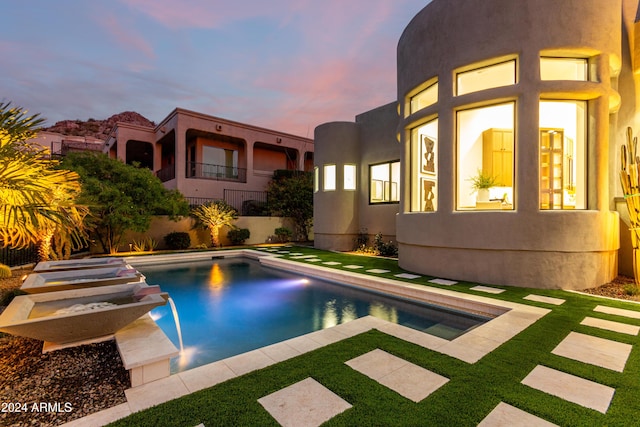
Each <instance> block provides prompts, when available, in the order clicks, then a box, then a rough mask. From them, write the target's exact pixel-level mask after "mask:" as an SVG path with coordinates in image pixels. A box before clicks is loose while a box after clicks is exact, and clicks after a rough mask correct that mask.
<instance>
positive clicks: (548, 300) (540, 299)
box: [523, 294, 565, 305]
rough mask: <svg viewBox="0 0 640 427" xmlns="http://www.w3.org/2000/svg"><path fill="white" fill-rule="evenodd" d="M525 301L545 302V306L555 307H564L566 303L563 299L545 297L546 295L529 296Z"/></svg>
mask: <svg viewBox="0 0 640 427" xmlns="http://www.w3.org/2000/svg"><path fill="white" fill-rule="evenodd" d="M523 299H526V300H528V301H536V302H543V303H545V304H553V305H562V303H564V302H565V300H563V299H562V298H552V297H545V296H544V295H535V294H531V295H527V296H526V297H524V298H523Z"/></svg>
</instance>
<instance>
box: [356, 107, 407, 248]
mask: <svg viewBox="0 0 640 427" xmlns="http://www.w3.org/2000/svg"><path fill="white" fill-rule="evenodd" d="M356 123H357V124H358V126H359V127H360V144H361V146H360V156H359V157H360V163H359V166H360V168H359V172H360V175H359V177H360V182H361V183H362V184H363V185H361V186H360V191H359V196H358V204H359V206H360V209H359V216H358V218H359V223H360V229H364V228H366V229H367V231H368V232H369V235H370V236H372V237H371V239H373V235H375V234H377V233H382V235H383V237H384V240H385V241H389V240H393V241H395V240H396V236H395V235H396V215H397V214H398V208H399V206H400V205H399V204H398V203H390V204H373V205H371V204H369V191H370V188H369V179H370V177H369V166H370V165H374V164H377V163H381V162H389V161H394V160H399V159H400V155H401V152H402V145H401V144H400V143H399V141H398V140H397V138H396V132H395V128H396V126H397V125H398V103H397V102H392V103H389V104H386V105H383V106H381V107H378V108H376V109H373V110H370V111H367V112H365V113H362V114H359V115H358V116H356Z"/></svg>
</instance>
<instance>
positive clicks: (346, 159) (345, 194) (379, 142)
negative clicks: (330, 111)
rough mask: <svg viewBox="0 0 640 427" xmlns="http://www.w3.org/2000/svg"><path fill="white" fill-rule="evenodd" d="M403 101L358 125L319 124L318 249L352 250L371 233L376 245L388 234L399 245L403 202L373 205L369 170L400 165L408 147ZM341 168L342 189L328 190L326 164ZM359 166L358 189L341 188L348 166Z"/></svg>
mask: <svg viewBox="0 0 640 427" xmlns="http://www.w3.org/2000/svg"><path fill="white" fill-rule="evenodd" d="M397 123H398V110H397V103H395V102H392V103H389V104H386V105H383V106H380V107H378V108H375V109H373V110H370V111H367V112H364V113H362V114H359V115H358V116H356V118H355V122H332V123H325V124H323V125H321V126H318V127H317V128H316V131H315V136H314V140H315V142H316V146H317V147H320V150H316V153H315V166H316V167H318V169H319V173H320V182H319V185H320V190H319V191H318V192H317V193H314V230H315V240H314V245H315V247H317V248H320V249H330V250H340V251H344V250H351V249H353V247H354V245H355V239H356V238H357V236H358V233H359V232H361V231H365V230H366V232H367V233H368V234H369V236H370V240H371V242H372V241H373V236H374V235H375V234H377V233H382V235H383V237H384V240H385V241H389V240H392V241H395V238H396V236H395V234H396V227H395V219H396V215H397V213H398V206H399V204H397V203H388V204H370V203H369V191H370V189H369V178H370V177H369V166H371V165H375V164H379V163H384V162H390V161H397V160H399V159H400V154H401V148H402V146H401V145H400V144H399V143H398V141H397V139H396V133H395V129H396V126H397ZM325 164H335V165H336V167H337V169H336V170H337V189H336V190H335V191H327V192H325V191H323V190H322V184H323V182H322V180H323V166H324V165H325ZM345 164H354V165H356V173H357V178H356V179H357V183H356V185H357V187H356V188H357V189H356V191H345V190H343V189H342V188H341V186H342V179H343V175H342V174H343V170H342V168H343V166H344V165H345Z"/></svg>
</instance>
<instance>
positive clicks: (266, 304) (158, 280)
mask: <svg viewBox="0 0 640 427" xmlns="http://www.w3.org/2000/svg"><path fill="white" fill-rule="evenodd" d="M137 268H138V270H139V271H140V272H141V273H142V274H144V275H145V276H146V278H147V282H148V283H149V284H157V285H160V286H161V288H162V290H163V291H166V292H169V295H171V297H172V299H173V300H174V302H175V305H176V307H177V310H178V313H179V317H180V323H181V327H182V336H183V341H184V346H185V349H186V352H185V353H186V354H187V356H186V357H181V358H179V360H178V359H176V360H173V361H172V367H171V370H172V372H179V371H183V370H186V369H190V368H194V367H196V366H200V365H204V364H207V363H211V362H214V361H217V360H221V359H224V358H227V357H230V356H234V355H237V354H240V353H244V352H247V351H251V350H254V349H257V348H260V347H264V346H267V345H270V344H274V343H276V342H280V341H283V340H286V339H289V338H293V337H296V336H300V335H303V334H306V333H309V332H313V331H317V330H320V329H324V328H328V327H331V326H335V325H338V324H341V323H345V322H348V321H350V320H353V319H356V318H359V317H363V316H367V315H373V316H376V317H378V318H381V319H384V320H387V321H389V322H393V323H398V324H401V325H404V326H408V327H411V328H414V329H417V330H420V331H424V332H426V333H430V334H433V335H436V336H439V337H442V338H446V339H453V338H455V337H457V336H459V335H461V334H463V333H464V332H466V331H468V330H470V329H472V328H474V327H476V326H478V325H480V324H482V323H484V322H486V321H488V320H490V318H488V317H484V316H480V315H474V314H470V313H465V312H461V311H456V310H447V309H443V308H440V307H436V306H432V305H428V304H423V303H415V302H410V301H407V300H403V299H399V298H394V297H389V296H385V295H381V294H378V293H373V292H369V291H365V290H361V289H357V288H354V287H352V286H348V285H341V284H336V283H332V282H328V281H324V280H320V279H316V278H313V277H305V276H302V275H299V274H296V273H293V272H288V271H282V270H277V269H272V268H268V267H264V266H262V265H261V264H260V262H259V261H256V260H252V259H248V258H223V259H213V260H212V259H209V260H202V261H191V262H180V263H171V264H164V265H140V266H137ZM152 316H153V317H154V318H155V319H156V323H157V324H158V325H159V326H160V327H161V328H162V329H163V330H164V332H165V333H166V334H167V336H168V337H169V338H170V339H171V340H172V341H173V342H174V343H176V345H177V343H178V336H177V332H176V327H175V324H174V320H173V316H172V314H171V310H170V307H169V306H164V307H158V308H156V309H154V310H153V311H152Z"/></svg>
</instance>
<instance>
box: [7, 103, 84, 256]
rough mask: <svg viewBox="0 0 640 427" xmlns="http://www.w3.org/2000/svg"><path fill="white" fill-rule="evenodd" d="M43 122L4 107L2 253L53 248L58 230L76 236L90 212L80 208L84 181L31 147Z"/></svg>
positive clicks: (34, 145)
mask: <svg viewBox="0 0 640 427" xmlns="http://www.w3.org/2000/svg"><path fill="white" fill-rule="evenodd" d="M42 122H43V119H41V118H39V117H38V115H37V114H36V115H33V116H26V111H25V110H23V109H22V108H20V107H11V106H10V103H4V102H0V247H5V246H11V247H14V248H21V247H25V246H28V245H29V244H33V243H37V242H40V241H42V240H43V238H44V239H45V244H48V243H49V242H50V241H51V238H52V237H53V234H52V233H55V230H56V229H59V228H65V229H71V230H76V227H77V226H78V224H79V222H78V220H79V218H81V217H82V218H83V217H84V216H85V215H86V212H87V210H86V207H84V206H79V205H76V204H75V199H76V197H77V196H78V195H79V193H80V190H81V187H80V181H79V177H78V175H77V174H76V173H75V172H71V171H67V170H56V169H55V168H54V167H55V165H56V163H57V162H55V161H52V160H51V159H49V158H48V156H47V152H46V150H45V149H44V148H40V147H38V146H37V145H36V144H30V143H28V142H27V140H28V139H30V138H33V137H34V136H35V135H36V134H37V128H38V126H39V125H40V124H41V123H42ZM80 222H81V221H80ZM52 230H53V231H52ZM72 234H73V235H74V236H77V235H78V234H77V233H76V232H73V233H72Z"/></svg>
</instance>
